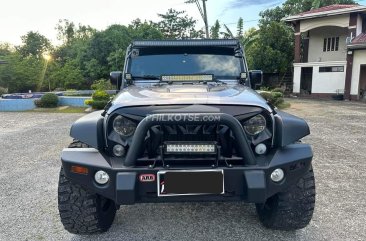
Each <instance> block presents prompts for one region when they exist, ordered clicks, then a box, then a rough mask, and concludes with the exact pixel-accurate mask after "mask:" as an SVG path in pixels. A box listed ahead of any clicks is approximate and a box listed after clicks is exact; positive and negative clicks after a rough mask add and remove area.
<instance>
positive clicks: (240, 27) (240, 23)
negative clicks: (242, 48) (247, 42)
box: [236, 18, 244, 38]
mask: <svg viewBox="0 0 366 241" xmlns="http://www.w3.org/2000/svg"><path fill="white" fill-rule="evenodd" d="M243 29H244V20H243V18H239V20H238V24H237V32H236V36H237V38H241V37H242V36H243Z"/></svg>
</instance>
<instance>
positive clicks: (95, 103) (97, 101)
mask: <svg viewBox="0 0 366 241" xmlns="http://www.w3.org/2000/svg"><path fill="white" fill-rule="evenodd" d="M109 100H110V96H109V94H108V93H107V92H106V91H104V90H97V91H95V92H94V93H93V95H92V99H88V100H85V102H84V103H85V104H86V105H90V106H91V107H92V108H93V109H95V110H102V109H104V107H105V106H106V105H107V104H108V102H109Z"/></svg>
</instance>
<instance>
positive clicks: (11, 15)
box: [0, 0, 366, 45]
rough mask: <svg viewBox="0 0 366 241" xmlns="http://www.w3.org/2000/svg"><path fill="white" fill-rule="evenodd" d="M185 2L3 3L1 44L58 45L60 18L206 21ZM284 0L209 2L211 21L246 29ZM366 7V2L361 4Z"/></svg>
mask: <svg viewBox="0 0 366 241" xmlns="http://www.w3.org/2000/svg"><path fill="white" fill-rule="evenodd" d="M184 2H185V0H1V3H0V6H1V10H2V11H1V15H0V42H8V43H11V44H14V45H19V44H20V43H21V39H20V37H21V36H22V35H25V34H26V33H27V32H29V31H38V32H39V33H41V34H43V35H44V36H46V37H47V38H48V39H50V40H51V41H52V42H53V43H54V44H58V41H57V38H56V35H57V34H56V30H55V26H56V24H57V23H58V20H59V19H68V20H70V21H72V22H74V23H76V24H78V23H81V24H83V25H90V26H92V27H94V28H96V29H98V30H103V29H105V28H106V27H108V26H109V25H112V24H123V25H127V24H129V23H130V22H131V21H132V20H134V19H136V18H140V19H142V20H145V19H147V20H152V21H159V18H158V16H157V14H158V13H165V12H167V10H168V9H169V8H173V9H176V10H185V11H186V12H187V14H188V15H190V16H192V17H194V18H195V19H197V20H199V21H198V24H197V26H198V27H199V28H201V27H203V26H204V24H203V21H202V19H201V16H200V14H199V12H198V9H197V7H196V6H195V5H194V4H185V3H184ZM282 2H284V1H283V0H282V1H281V0H207V11H208V21H209V24H210V25H212V24H213V23H214V22H215V21H216V19H218V20H219V21H220V22H221V23H225V24H227V25H228V26H229V27H230V28H232V30H235V28H236V23H237V21H238V19H239V17H242V18H243V19H244V28H245V29H248V28H250V27H254V26H256V25H257V23H258V19H259V16H258V14H259V12H260V11H262V10H265V9H267V8H272V7H274V6H276V5H280V4H281V3H282ZM359 3H360V4H364V5H366V0H362V1H359Z"/></svg>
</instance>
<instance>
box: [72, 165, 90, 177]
mask: <svg viewBox="0 0 366 241" xmlns="http://www.w3.org/2000/svg"><path fill="white" fill-rule="evenodd" d="M71 172H73V173H76V174H83V175H87V174H88V173H89V170H88V168H86V167H81V166H71Z"/></svg>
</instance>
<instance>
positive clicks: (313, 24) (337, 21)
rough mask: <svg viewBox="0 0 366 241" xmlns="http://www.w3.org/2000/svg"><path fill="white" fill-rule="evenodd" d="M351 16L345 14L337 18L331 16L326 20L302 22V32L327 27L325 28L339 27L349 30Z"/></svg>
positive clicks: (315, 19) (314, 19) (318, 19)
mask: <svg viewBox="0 0 366 241" xmlns="http://www.w3.org/2000/svg"><path fill="white" fill-rule="evenodd" d="M349 18H350V15H349V13H348V14H343V15H337V16H329V17H326V18H313V19H306V20H302V21H301V23H300V32H302V33H304V32H307V31H309V30H311V29H315V28H319V27H325V26H337V27H341V28H347V27H348V25H349Z"/></svg>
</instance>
